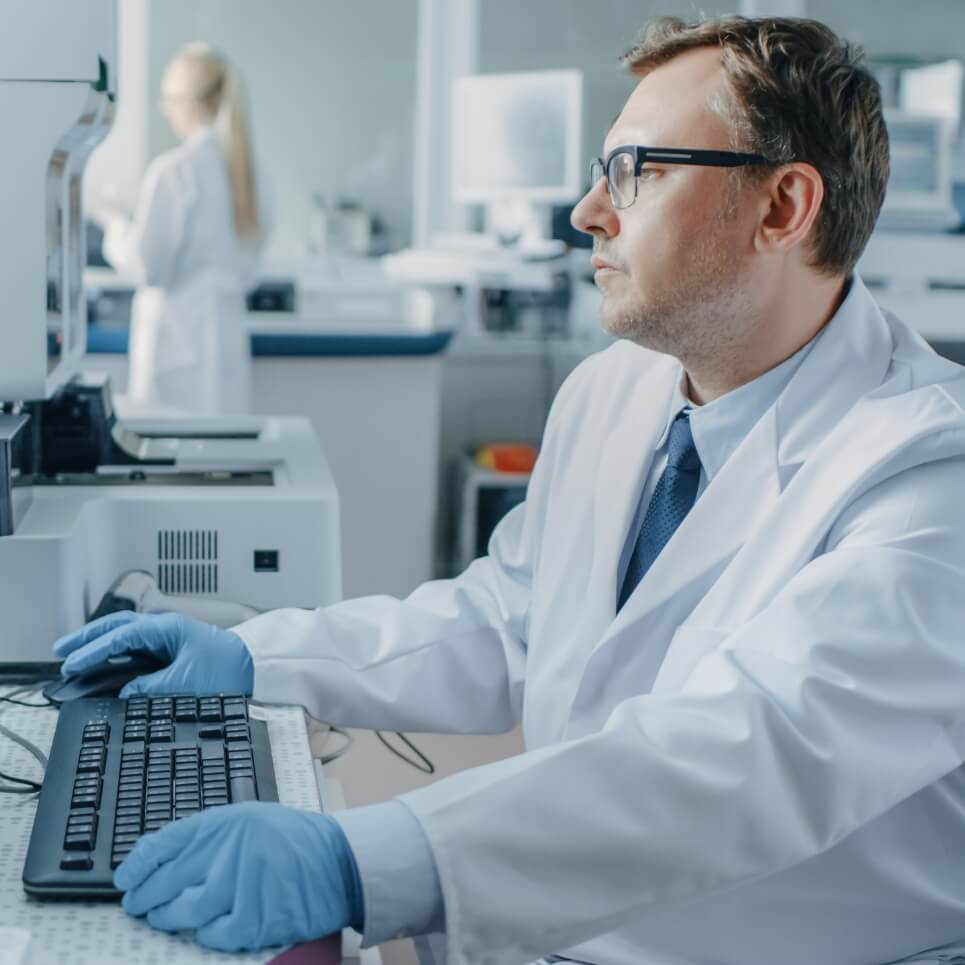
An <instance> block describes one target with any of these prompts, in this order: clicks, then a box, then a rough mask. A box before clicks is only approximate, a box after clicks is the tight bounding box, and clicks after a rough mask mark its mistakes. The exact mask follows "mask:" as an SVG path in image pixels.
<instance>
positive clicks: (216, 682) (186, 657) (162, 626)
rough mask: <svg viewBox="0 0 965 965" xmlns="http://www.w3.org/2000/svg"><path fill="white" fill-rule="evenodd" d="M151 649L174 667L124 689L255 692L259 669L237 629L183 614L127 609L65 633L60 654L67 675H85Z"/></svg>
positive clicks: (133, 691)
mask: <svg viewBox="0 0 965 965" xmlns="http://www.w3.org/2000/svg"><path fill="white" fill-rule="evenodd" d="M142 651H147V652H148V653H150V654H153V655H154V656H156V657H159V658H160V659H162V660H167V661H168V666H167V667H165V668H163V669H162V670H159V671H157V672H156V673H152V674H147V675H146V676H144V677H137V678H135V679H134V680H132V681H131V682H130V683H128V684H127V685H126V686H125V687H124V689H123V690H122V691H121V694H120V695H121V697H130V696H131V695H132V694H217V693H238V694H246V695H248V696H250V695H251V691H252V688H253V687H254V683H255V668H254V664H253V663H252V660H251V654H250V653H249V652H248V648H247V647H246V646H245V644H244V641H243V640H242V639H241V637H239V636H238V634H237V633H232V632H231V631H230V630H222V629H221V628H220V627H214V626H211V625H210V624H208V623H202V622H201V621H200V620H194V619H192V618H191V617H186V616H183V615H182V614H180V613H132V612H131V611H130V610H122V611H120V612H119V613H108V614H107V616H104V617H101V618H100V619H99V620H94V621H93V623H88V624H87V626H86V627H83V628H82V629H80V630H78V631H77V632H76V633H72V634H69V635H68V636H66V637H61V639H60V640H58V641H57V642H56V643H55V644H54V654H55V655H56V656H57V657H60V658H64V663H63V666H62V667H61V673H62V674H63V675H64V676H65V677H69V676H72V675H74V674H77V673H81V672H82V671H84V670H89V669H90V668H91V667H96V666H97V665H98V664H101V663H104V662H105V661H106V660H107V659H108V658H109V657H115V656H118V655H119V654H122V653H136V652H142Z"/></svg>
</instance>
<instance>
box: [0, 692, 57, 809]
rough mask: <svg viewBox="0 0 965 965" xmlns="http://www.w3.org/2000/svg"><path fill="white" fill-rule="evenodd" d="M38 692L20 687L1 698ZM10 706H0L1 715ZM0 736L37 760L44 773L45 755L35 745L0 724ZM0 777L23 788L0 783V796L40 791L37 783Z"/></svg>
mask: <svg viewBox="0 0 965 965" xmlns="http://www.w3.org/2000/svg"><path fill="white" fill-rule="evenodd" d="M39 690H40V688H39V687H35V686H32V687H20V688H18V689H16V690H12V691H10V692H9V693H5V694H3V695H2V696H4V697H8V698H11V699H17V698H19V697H22V696H30V695H34V694H36V693H38V692H39ZM11 706H12V705H11V704H3V705H0V713H3V711H5V710H7V709H8V708H9V707H11ZM38 709H40V708H38ZM0 734H3V735H4V736H5V737H9V738H10V740H12V741H13V742H14V743H15V744H18V745H19V746H20V747H22V748H23V749H24V750H25V751H27V752H28V753H29V754H31V755H33V756H34V757H35V758H36V759H37V762H38V763H39V764H40V767H41V769H42V770H43V771H44V772H46V770H47V755H46V754H44V752H43V751H42V750H41V749H40V748H39V747H37V745H36V744H34V743H33V742H32V741H29V740H27V738H26V737H22V736H21V735H20V734H18V733H16V731H13V730H11V729H10V728H9V727H7V726H5V725H4V724H0ZM2 777H3V778H6V779H7V780H8V781H10V780H12V781H15V782H16V783H17V784H23V785H24V786H23V787H15V786H11V785H10V784H8V783H0V794H36V793H37V791H39V790H40V784H39V782H36V781H31V780H28V779H26V778H20V777H13V776H12V775H9V774H2Z"/></svg>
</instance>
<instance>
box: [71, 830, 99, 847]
mask: <svg viewBox="0 0 965 965" xmlns="http://www.w3.org/2000/svg"><path fill="white" fill-rule="evenodd" d="M94 837H95V835H94V832H93V831H90V832H89V833H87V834H74V833H70V834H67V835H65V836H64V851H91V850H92V849H93V847H94Z"/></svg>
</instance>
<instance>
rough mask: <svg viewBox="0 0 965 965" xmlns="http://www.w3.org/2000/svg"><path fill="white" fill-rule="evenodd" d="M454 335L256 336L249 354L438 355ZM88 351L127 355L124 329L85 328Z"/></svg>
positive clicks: (280, 334)
mask: <svg viewBox="0 0 965 965" xmlns="http://www.w3.org/2000/svg"><path fill="white" fill-rule="evenodd" d="M452 335H453V333H452V332H451V331H446V332H416V333H413V334H400V335H396V334H372V335H346V334H331V335H328V334H324V333H311V334H306V333H300V332H298V333H296V332H285V333H281V332H279V333H268V332H262V333H256V334H253V335H252V336H251V354H252V355H255V356H258V355H261V356H265V355H267V356H338V357H342V358H346V357H352V356H355V357H371V356H383V357H384V356H397V355H438V354H439V353H440V352H442V351H444V349H445V348H446V346H447V345H448V344H449V342H450V341H451V339H452ZM87 351H88V353H90V354H91V355H126V354H127V330H126V329H115V328H110V329H108V328H103V327H100V326H97V325H91V326H89V327H88V329H87Z"/></svg>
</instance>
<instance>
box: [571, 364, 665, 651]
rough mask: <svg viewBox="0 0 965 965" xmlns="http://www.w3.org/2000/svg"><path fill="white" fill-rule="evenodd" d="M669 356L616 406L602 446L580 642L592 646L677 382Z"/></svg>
mask: <svg viewBox="0 0 965 965" xmlns="http://www.w3.org/2000/svg"><path fill="white" fill-rule="evenodd" d="M681 371H682V369H681V366H680V363H679V362H677V361H676V360H675V359H672V358H670V357H669V356H668V357H666V358H665V360H661V361H660V363H658V364H657V365H655V366H653V368H652V369H651V370H650V371H648V372H647V374H646V377H645V378H641V379H640V380H639V381H638V382H637V383H636V384H635V385H634V386H633V387H632V388H631V389H630V391H629V393H628V398H626V399H624V400H622V401H621V402H620V405H621V409H622V411H621V412H619V413H616V419H615V422H614V425H613V429H612V431H611V432H610V434H609V436H608V437H607V439H606V441H605V442H604V444H603V447H602V451H601V455H600V464H599V468H598V472H597V476H596V486H595V489H594V497H593V532H594V535H595V546H594V552H593V566H592V569H591V572H590V586H589V592H588V594H587V598H588V600H591V601H593V609H594V616H595V626H594V627H592V628H589V627H588V628H587V630H589V631H590V632H589V633H588V634H586V635H585V636H584V638H585V639H589V640H592V641H594V642H595V641H597V640H599V639H600V636H601V634H602V633H603V632H604V631H605V630H606V628H607V626H608V625H609V624H610V623H611V622H612V620H613V616H614V614H615V613H616V599H617V576H618V570H619V563H620V555H621V553H622V552H623V546H624V543H625V541H626V538H627V532H628V530H629V529H630V524H631V522H632V520H633V516H634V513H635V512H636V509H637V504H638V503H639V500H640V493H641V490H642V488H643V483H644V481H645V480H646V478H647V474H648V473H649V471H650V464H651V462H652V461H653V455H654V450H655V449H656V447H657V443H658V442H659V441H660V437H661V436H662V435H663V432H664V429H666V427H667V419H668V414H669V405H670V401H671V398H672V396H673V392H674V388H675V386H676V384H677V382H678V380H679V379H680V377H681Z"/></svg>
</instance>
